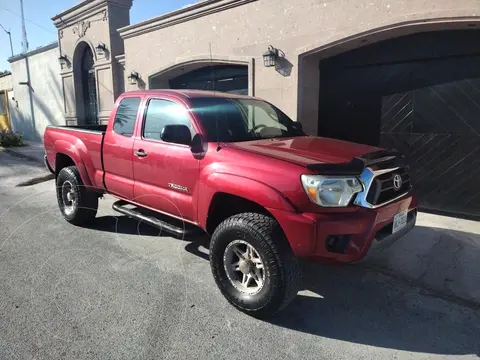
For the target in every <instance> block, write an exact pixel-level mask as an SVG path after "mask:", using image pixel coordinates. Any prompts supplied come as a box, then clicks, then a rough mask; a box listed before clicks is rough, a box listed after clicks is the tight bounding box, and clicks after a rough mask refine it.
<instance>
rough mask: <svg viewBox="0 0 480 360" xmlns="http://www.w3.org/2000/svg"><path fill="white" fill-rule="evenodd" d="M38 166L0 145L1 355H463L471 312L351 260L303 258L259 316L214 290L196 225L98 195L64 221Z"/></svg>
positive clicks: (467, 354)
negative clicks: (167, 226) (277, 305)
mask: <svg viewBox="0 0 480 360" xmlns="http://www.w3.org/2000/svg"><path fill="white" fill-rule="evenodd" d="M32 174H35V175H40V174H44V172H43V170H42V169H41V168H38V167H36V166H34V165H33V164H32V163H26V162H25V160H22V159H18V158H13V157H11V156H10V155H8V154H5V153H0V182H1V186H0V324H1V326H0V359H21V360H24V359H25V360H27V359H69V360H70V359H163V358H178V359H204V358H209V359H210V358H211V359H218V358H220V359H248V358H255V359H393V358H399V359H404V358H409V359H434V358H437V359H445V358H446V357H455V358H460V357H461V358H462V359H468V358H471V359H474V358H477V356H478V355H480V341H479V339H480V312H479V310H478V308H476V307H474V306H473V307H469V306H463V305H461V304H460V303H459V302H451V301H447V300H445V299H442V298H441V297H439V296H438V295H436V294H435V293H431V292H429V291H427V290H425V289H424V288H421V287H415V286H411V284H409V283H408V282H405V281H402V280H400V279H398V278H395V277H390V276H386V275H382V274H380V273H378V272H375V271H372V270H369V269H366V268H364V267H359V266H344V267H340V266H333V267H331V266H322V265H317V264H310V263H305V264H304V269H305V290H304V291H302V292H301V293H300V294H299V295H298V296H297V298H296V299H295V301H294V302H293V303H292V305H291V306H290V307H289V308H287V309H286V310H285V311H284V312H283V313H281V314H279V315H278V316H277V317H276V318H275V319H273V320H272V321H269V322H267V321H259V320H256V319H253V318H251V317H248V316H246V315H244V314H242V313H240V312H238V311H236V310H234V309H233V308H232V307H231V306H229V305H228V304H227V302H226V301H225V300H224V299H223V297H222V296H221V294H220V292H219V291H218V290H217V288H216V286H215V283H214V281H213V279H212V276H211V273H210V267H209V263H208V260H207V259H208V252H207V250H206V248H205V247H206V246H208V245H207V243H206V241H205V239H196V240H195V241H193V242H192V241H185V240H179V239H174V238H172V237H169V236H164V234H162V233H160V232H159V231H158V230H155V229H152V228H149V227H147V226H145V225H142V224H138V223H137V222H135V221H133V220H129V219H128V218H125V217H123V216H117V215H116V214H115V213H113V212H112V211H111V209H110V205H111V203H112V199H110V198H107V199H105V200H102V201H101V202H100V211H99V214H98V219H97V222H96V224H95V226H94V227H93V228H80V227H75V226H72V225H70V224H68V223H66V222H65V221H64V220H63V219H62V218H61V216H60V213H59V211H58V209H57V205H56V199H55V193H54V184H53V181H47V182H44V183H41V184H38V185H33V186H29V187H23V188H16V187H14V185H15V184H16V183H18V182H21V181H24V180H26V179H27V178H28V177H30V176H31V175H32Z"/></svg>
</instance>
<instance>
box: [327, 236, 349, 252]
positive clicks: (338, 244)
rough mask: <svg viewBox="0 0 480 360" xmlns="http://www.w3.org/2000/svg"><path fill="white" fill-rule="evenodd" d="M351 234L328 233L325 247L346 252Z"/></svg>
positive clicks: (328, 249)
mask: <svg viewBox="0 0 480 360" xmlns="http://www.w3.org/2000/svg"><path fill="white" fill-rule="evenodd" d="M349 240H350V235H328V236H327V238H326V239H325V249H326V250H327V251H328V252H333V253H339V254H345V250H346V249H347V245H348V241H349Z"/></svg>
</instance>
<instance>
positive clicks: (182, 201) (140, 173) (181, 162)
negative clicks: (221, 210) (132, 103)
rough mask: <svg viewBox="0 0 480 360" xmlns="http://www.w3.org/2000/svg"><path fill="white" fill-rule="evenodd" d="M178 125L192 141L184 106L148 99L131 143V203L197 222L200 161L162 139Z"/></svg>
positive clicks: (181, 147) (192, 132) (179, 145)
mask: <svg viewBox="0 0 480 360" xmlns="http://www.w3.org/2000/svg"><path fill="white" fill-rule="evenodd" d="M180 124H183V125H187V126H188V127H189V128H190V132H191V135H192V138H193V136H194V135H195V133H196V132H195V130H194V127H193V124H192V120H191V118H190V115H189V113H188V111H187V110H186V108H185V107H184V105H183V104H180V103H177V102H175V101H172V100H169V99H160V98H150V99H148V101H147V104H146V108H145V112H144V117H143V120H142V124H141V126H140V127H139V129H140V130H139V134H138V136H137V137H136V139H135V143H134V154H135V155H134V159H133V173H134V177H135V185H134V198H135V199H134V201H135V202H136V203H138V204H140V205H143V206H146V207H149V208H152V209H155V210H158V211H160V212H163V213H166V214H168V215H171V216H174V217H179V218H182V219H186V220H190V221H192V222H195V223H196V221H197V219H196V203H197V191H196V190H197V183H198V177H199V166H200V163H199V160H197V159H195V158H194V156H193V154H192V152H191V150H190V146H188V145H183V144H176V143H171V142H168V143H167V142H164V141H162V140H161V133H162V130H163V128H164V127H165V126H166V125H180Z"/></svg>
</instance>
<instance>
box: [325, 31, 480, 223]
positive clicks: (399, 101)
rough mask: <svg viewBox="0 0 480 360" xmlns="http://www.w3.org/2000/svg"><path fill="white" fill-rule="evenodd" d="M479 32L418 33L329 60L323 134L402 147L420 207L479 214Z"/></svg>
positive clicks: (455, 212)
mask: <svg viewBox="0 0 480 360" xmlns="http://www.w3.org/2000/svg"><path fill="white" fill-rule="evenodd" d="M479 34H480V33H479V32H478V31H472V32H463V31H457V32H444V33H442V32H439V33H424V34H417V35H412V36H409V37H404V38H400V39H393V40H389V41H387V42H384V43H383V44H382V43H379V44H375V45H372V46H369V47H368V48H363V49H359V50H357V51H353V52H351V53H350V54H348V53H346V54H342V55H340V56H338V57H336V59H334V58H332V59H330V60H328V61H325V62H324V63H323V64H322V65H321V70H320V73H321V91H320V92H321V95H320V113H319V133H320V135H323V136H333V137H336V138H341V139H346V140H350V141H357V142H362V143H367V144H372V145H379V146H381V147H385V148H394V149H397V150H400V151H402V152H403V153H404V154H406V155H407V156H408V158H409V162H410V166H411V176H412V181H413V184H414V185H415V188H416V190H417V193H418V195H419V201H420V206H421V207H422V208H423V209H428V210H434V211H440V212H444V213H452V214H463V215H469V216H474V217H477V216H480V188H479V187H478V185H477V183H478V181H479V179H480V66H479V64H480V54H479V53H480V48H479V46H478V44H479V43H480V42H479V41H480V36H479ZM415 48H416V49H415ZM475 52H477V53H475Z"/></svg>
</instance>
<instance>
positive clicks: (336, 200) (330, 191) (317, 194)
mask: <svg viewBox="0 0 480 360" xmlns="http://www.w3.org/2000/svg"><path fill="white" fill-rule="evenodd" d="M301 179H302V185H303V188H304V189H305V192H306V193H307V196H308V197H309V198H310V200H312V201H313V202H314V203H315V204H318V205H320V206H330V207H332V206H333V207H341V206H348V205H349V204H350V201H351V200H352V198H353V197H354V196H355V194H356V193H359V192H360V191H362V190H363V187H362V184H361V183H360V180H358V179H357V178H356V177H343V176H321V175H302V177H301Z"/></svg>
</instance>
